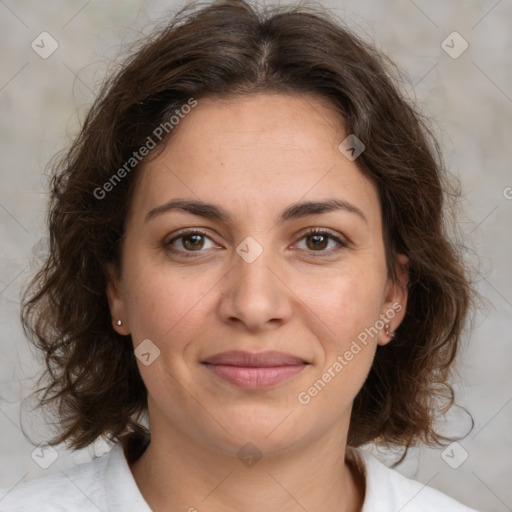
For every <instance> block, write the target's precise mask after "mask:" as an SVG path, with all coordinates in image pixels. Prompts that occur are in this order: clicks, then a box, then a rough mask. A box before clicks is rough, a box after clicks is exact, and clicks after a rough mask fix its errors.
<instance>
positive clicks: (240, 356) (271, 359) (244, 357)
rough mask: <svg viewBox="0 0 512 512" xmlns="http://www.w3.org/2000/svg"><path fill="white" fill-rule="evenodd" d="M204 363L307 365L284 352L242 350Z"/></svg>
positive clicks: (226, 353)
mask: <svg viewBox="0 0 512 512" xmlns="http://www.w3.org/2000/svg"><path fill="white" fill-rule="evenodd" d="M202 363H206V364H219V365H228V366H249V367H250V366H253V367H259V366H260V367H268V366H291V365H298V364H307V363H306V361H304V360H303V359H301V358H300V357H296V356H293V355H291V354H286V353H284V352H276V351H269V352H258V353H254V352H244V351H242V350H232V351H230V352H222V353H220V354H215V355H214V356H211V357H208V358H207V359H205V360H204V361H202Z"/></svg>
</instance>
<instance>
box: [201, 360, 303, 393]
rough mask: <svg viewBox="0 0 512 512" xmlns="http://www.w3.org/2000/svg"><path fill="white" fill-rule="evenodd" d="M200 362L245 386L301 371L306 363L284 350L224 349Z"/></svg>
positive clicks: (258, 386) (256, 386)
mask: <svg viewBox="0 0 512 512" xmlns="http://www.w3.org/2000/svg"><path fill="white" fill-rule="evenodd" d="M203 364H204V365H205V367H206V368H207V369H208V370H211V371H212V372H213V373H215V375H217V376H218V377H220V378H222V379H224V380H226V381H227V382H230V383H231V384H234V385H236V386H238V387H241V388H245V389H261V388H265V387H269V386H273V385H275V384H278V383H280V382H283V381H285V380H288V379H289V378H291V377H292V376H293V375H296V374H297V373H299V372H300V371H302V370H303V369H304V368H305V367H306V366H307V365H308V363H307V362H306V361H304V360H303V359H300V358H298V357H295V356H292V355H290V354H285V353H283V352H260V353H250V352H242V351H232V352H223V353H221V354H217V355H215V356H212V357H209V358H208V359H206V360H205V361H203Z"/></svg>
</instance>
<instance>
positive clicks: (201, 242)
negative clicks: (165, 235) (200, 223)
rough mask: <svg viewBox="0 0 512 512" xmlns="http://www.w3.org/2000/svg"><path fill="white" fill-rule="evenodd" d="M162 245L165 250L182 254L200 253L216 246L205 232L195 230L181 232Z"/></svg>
mask: <svg viewBox="0 0 512 512" xmlns="http://www.w3.org/2000/svg"><path fill="white" fill-rule="evenodd" d="M164 245H165V248H166V250H168V251H170V252H173V253H180V254H182V255H184V256H186V255H187V253H194V252H197V253H200V252H205V250H206V249H211V248H214V247H218V246H216V244H215V243H214V242H213V240H212V239H211V238H210V237H209V236H208V235H207V234H206V233H202V232H201V231H196V230H194V231H186V232H182V233H181V235H179V236H176V237H174V238H173V239H171V240H169V241H168V242H166V243H165V244H164Z"/></svg>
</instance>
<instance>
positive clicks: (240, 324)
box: [218, 250, 293, 333]
mask: <svg viewBox="0 0 512 512" xmlns="http://www.w3.org/2000/svg"><path fill="white" fill-rule="evenodd" d="M233 260H234V261H233V267H232V268H231V270H230V271H229V272H228V274H227V275H226V277H225V279H223V280H222V285H221V286H222V288H221V293H220V301H219V306H218V314H219V316H220V318H221V319H222V321H223V322H225V323H229V324H231V325H232V326H234V327H237V328H238V329H242V330H245V331H250V332H252V333H254V332H258V331H266V330H271V329H275V328H276V327H278V326H280V325H282V324H284V323H285V322H286V321H287V320H288V319H289V318H291V315H292V297H291V296H292V295H293V293H292V292H291V290H290V289H289V288H288V286H287V285H286V284H285V279H284V276H283V275H282V274H283V273H282V271H281V272H280V266H279V265H278V264H277V262H276V260H275V258H273V257H272V255H271V254H270V251H267V250H264V251H263V252H262V254H261V255H260V256H258V258H256V259H255V260H254V261H252V262H250V263H249V262H248V261H246V260H244V259H243V258H242V257H240V256H239V255H238V254H235V255H234V256H233Z"/></svg>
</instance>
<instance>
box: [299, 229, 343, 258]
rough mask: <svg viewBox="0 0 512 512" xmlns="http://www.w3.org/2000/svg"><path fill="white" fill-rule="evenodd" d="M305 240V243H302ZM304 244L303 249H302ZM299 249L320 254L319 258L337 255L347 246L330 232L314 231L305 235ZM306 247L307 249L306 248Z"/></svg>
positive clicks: (323, 230)
mask: <svg viewBox="0 0 512 512" xmlns="http://www.w3.org/2000/svg"><path fill="white" fill-rule="evenodd" d="M303 240H305V242H304V243H303V242H302V241H303ZM302 244H303V246H302V247H300V246H301V245H302ZM298 246H299V249H302V250H305V251H309V252H310V253H315V252H316V253H320V254H318V256H322V255H328V254H333V253H336V252H338V251H340V250H342V249H343V248H345V247H347V244H346V243H345V242H344V241H343V240H342V239H340V238H339V237H338V236H336V235H335V234H334V233H331V232H330V231H326V230H325V229H318V228H316V229H312V230H310V231H309V232H307V233H305V234H304V235H303V236H302V238H301V239H300V241H299V244H298ZM304 246H305V247H304Z"/></svg>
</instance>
